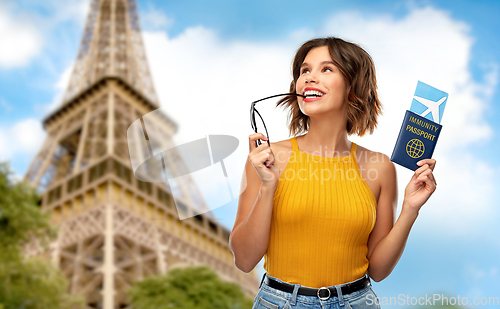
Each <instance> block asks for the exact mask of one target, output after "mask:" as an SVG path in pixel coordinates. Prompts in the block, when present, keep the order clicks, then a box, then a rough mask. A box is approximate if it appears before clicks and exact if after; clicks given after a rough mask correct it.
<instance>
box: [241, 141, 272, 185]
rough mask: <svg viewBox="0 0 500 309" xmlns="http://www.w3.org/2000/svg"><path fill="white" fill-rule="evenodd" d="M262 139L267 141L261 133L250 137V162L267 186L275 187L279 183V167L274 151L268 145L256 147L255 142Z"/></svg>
mask: <svg viewBox="0 0 500 309" xmlns="http://www.w3.org/2000/svg"><path fill="white" fill-rule="evenodd" d="M260 138H262V139H264V140H267V138H266V137H265V136H263V135H262V134H260V133H256V134H252V135H250V137H249V139H250V153H249V154H248V160H249V161H250V163H251V164H252V165H253V167H254V168H255V170H256V171H257V174H258V175H259V177H260V178H261V179H262V182H263V183H264V184H265V185H270V186H275V185H276V184H277V182H278V175H279V166H278V164H276V163H275V158H274V154H273V151H272V149H271V147H269V145H268V144H267V143H263V144H261V145H260V146H256V145H255V141H256V140H257V139H260Z"/></svg>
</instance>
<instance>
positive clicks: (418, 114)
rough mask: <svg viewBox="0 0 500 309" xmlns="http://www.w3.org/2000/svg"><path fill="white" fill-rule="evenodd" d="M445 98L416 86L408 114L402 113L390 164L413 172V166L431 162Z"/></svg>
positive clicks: (446, 98) (424, 85) (435, 92)
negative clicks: (429, 160) (418, 163)
mask: <svg viewBox="0 0 500 309" xmlns="http://www.w3.org/2000/svg"><path fill="white" fill-rule="evenodd" d="M447 100H448V94H447V93H446V92H443V91H441V90H438V89H436V88H434V87H431V86H429V85H427V84H425V83H422V82H420V81H419V82H418V84H417V89H416V90H415V95H414V96H413V101H412V104H411V107H410V110H407V111H406V114H405V117H404V119H403V124H402V125H401V129H400V131H399V135H398V139H397V140H396V146H395V147H394V151H393V152H392V156H391V161H392V162H394V163H397V164H399V165H401V166H404V167H406V168H409V169H411V170H413V171H414V170H416V169H417V168H419V166H418V165H417V162H418V161H420V160H423V159H430V158H432V154H433V152H434V148H435V147H436V143H437V140H438V138H439V133H441V128H442V125H441V120H442V118H443V112H444V108H445V106H446V101H447Z"/></svg>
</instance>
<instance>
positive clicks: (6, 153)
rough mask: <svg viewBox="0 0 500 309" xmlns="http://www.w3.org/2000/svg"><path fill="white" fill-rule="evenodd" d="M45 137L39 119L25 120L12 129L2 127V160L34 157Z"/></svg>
mask: <svg viewBox="0 0 500 309" xmlns="http://www.w3.org/2000/svg"><path fill="white" fill-rule="evenodd" d="M45 136H46V133H45V131H44V130H43V128H42V125H41V123H40V120H38V119H33V118H28V119H23V120H20V121H18V122H16V123H15V124H14V125H13V126H11V127H0V160H2V161H4V160H11V159H13V158H14V157H15V156H20V155H23V156H28V157H34V156H35V155H36V153H37V151H38V150H39V149H40V147H41V145H42V142H43V141H44V139H45Z"/></svg>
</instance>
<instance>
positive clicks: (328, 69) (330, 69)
mask: <svg viewBox="0 0 500 309" xmlns="http://www.w3.org/2000/svg"><path fill="white" fill-rule="evenodd" d="M323 71H324V72H333V69H332V68H328V67H326V68H324V69H323Z"/></svg>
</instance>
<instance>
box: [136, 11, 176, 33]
mask: <svg viewBox="0 0 500 309" xmlns="http://www.w3.org/2000/svg"><path fill="white" fill-rule="evenodd" d="M139 15H140V19H141V28H142V29H143V30H146V31H148V30H157V29H159V28H161V29H165V28H170V26H172V24H173V23H174V20H173V19H171V18H169V17H167V15H165V14H164V13H163V12H162V11H160V10H158V9H155V8H153V7H149V8H148V9H147V10H146V11H144V12H141V13H139Z"/></svg>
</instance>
